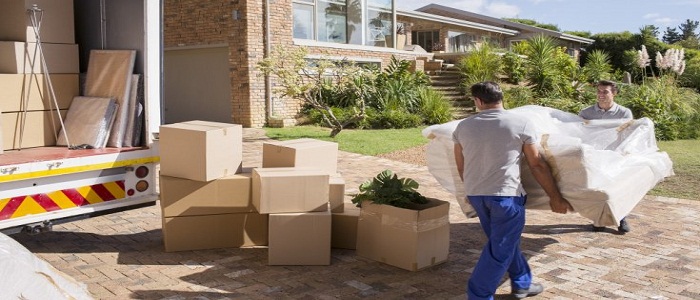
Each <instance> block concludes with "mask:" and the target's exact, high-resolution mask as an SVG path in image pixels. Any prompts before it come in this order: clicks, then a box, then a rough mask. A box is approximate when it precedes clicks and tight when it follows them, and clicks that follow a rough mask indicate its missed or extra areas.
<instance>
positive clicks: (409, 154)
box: [377, 144, 428, 166]
mask: <svg viewBox="0 0 700 300" xmlns="http://www.w3.org/2000/svg"><path fill="white" fill-rule="evenodd" d="M427 147H428V145H427V144H426V145H423V146H418V147H413V148H408V149H404V150H400V151H395V152H391V153H385V154H380V155H377V157H381V158H386V159H391V160H396V161H400V162H405V163H409V164H414V165H419V166H427V165H428V162H427V160H426V159H425V150H426V149H427Z"/></svg>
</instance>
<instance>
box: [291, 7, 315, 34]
mask: <svg viewBox="0 0 700 300" xmlns="http://www.w3.org/2000/svg"><path fill="white" fill-rule="evenodd" d="M293 10H294V28H293V31H294V38H295V39H314V26H313V24H314V7H313V5H307V4H300V3H294V5H293Z"/></svg>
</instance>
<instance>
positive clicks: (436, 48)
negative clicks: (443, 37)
mask: <svg viewBox="0 0 700 300" xmlns="http://www.w3.org/2000/svg"><path fill="white" fill-rule="evenodd" d="M430 51H431V52H433V53H442V52H445V44H443V43H440V42H438V43H433V45H432V46H431V49H430Z"/></svg>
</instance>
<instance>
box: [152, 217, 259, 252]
mask: <svg viewBox="0 0 700 300" xmlns="http://www.w3.org/2000/svg"><path fill="white" fill-rule="evenodd" d="M267 231H268V217H267V215H261V214H257V213H240V214H221V215H207V216H187V217H168V218H163V243H164V245H165V251H166V252H173V251H187V250H201V249H217V248H231V247H246V246H265V245H267Z"/></svg>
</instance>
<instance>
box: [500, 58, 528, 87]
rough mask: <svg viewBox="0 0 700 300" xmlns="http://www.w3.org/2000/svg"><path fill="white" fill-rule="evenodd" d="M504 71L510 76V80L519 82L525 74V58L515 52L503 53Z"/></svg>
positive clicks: (513, 82) (515, 82)
mask: <svg viewBox="0 0 700 300" xmlns="http://www.w3.org/2000/svg"><path fill="white" fill-rule="evenodd" d="M502 60H503V72H504V73H505V74H506V76H508V79H507V80H508V82H509V83H512V84H519V83H520V81H522V80H523V78H524V76H525V67H523V61H524V60H523V58H522V57H520V55H518V54H516V53H515V52H506V54H504V55H503V58H502Z"/></svg>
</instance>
